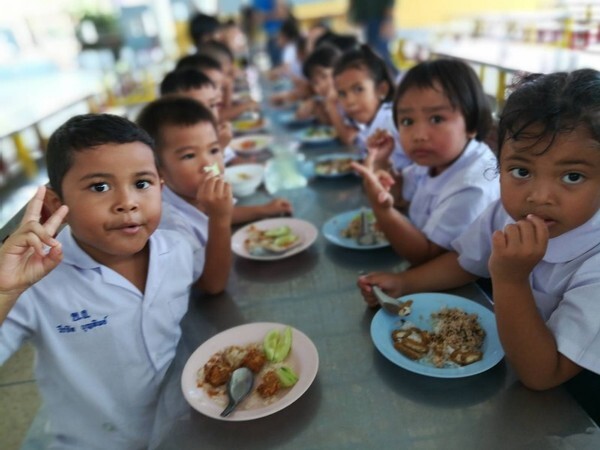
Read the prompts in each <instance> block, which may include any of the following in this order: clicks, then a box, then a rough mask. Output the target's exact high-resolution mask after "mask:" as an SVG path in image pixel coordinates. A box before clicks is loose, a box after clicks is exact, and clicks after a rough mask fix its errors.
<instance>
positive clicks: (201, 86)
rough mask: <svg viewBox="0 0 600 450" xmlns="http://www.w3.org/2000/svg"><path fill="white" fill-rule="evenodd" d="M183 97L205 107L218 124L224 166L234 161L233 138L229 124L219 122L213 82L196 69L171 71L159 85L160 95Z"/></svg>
mask: <svg viewBox="0 0 600 450" xmlns="http://www.w3.org/2000/svg"><path fill="white" fill-rule="evenodd" d="M171 94H176V95H184V96H186V97H190V98H193V99H194V100H196V101H199V102H200V103H202V104H203V105H204V106H206V107H207V108H208V109H209V110H210V112H212V113H213V116H215V119H217V123H218V130H217V131H218V134H219V144H220V145H221V148H223V149H224V150H223V158H224V161H225V164H226V165H227V164H229V163H231V162H233V161H234V159H235V151H234V150H233V149H232V148H231V147H230V146H229V143H230V142H231V139H232V137H233V132H232V129H231V123H230V122H228V121H219V112H220V111H219V102H220V93H219V90H218V89H217V87H216V85H215V84H214V83H213V81H212V80H211V79H210V78H209V77H208V76H207V75H206V74H204V73H202V72H200V71H198V70H196V69H182V70H173V71H172V72H169V73H167V74H166V75H165V77H164V78H163V80H162V82H161V83H160V95H161V96H164V95H171Z"/></svg>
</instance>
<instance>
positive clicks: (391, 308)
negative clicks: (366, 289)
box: [373, 286, 402, 316]
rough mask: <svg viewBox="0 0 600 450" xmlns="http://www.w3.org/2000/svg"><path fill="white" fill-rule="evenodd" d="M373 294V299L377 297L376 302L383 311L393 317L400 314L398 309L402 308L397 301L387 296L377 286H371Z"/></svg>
mask: <svg viewBox="0 0 600 450" xmlns="http://www.w3.org/2000/svg"><path fill="white" fill-rule="evenodd" d="M373 293H374V294H375V297H377V301H378V302H379V305H380V306H381V307H382V308H383V309H385V310H386V311H387V312H388V313H390V314H393V315H395V316H397V315H398V312H400V308H401V307H402V305H400V302H398V300H396V299H395V298H393V297H390V296H389V295H387V294H386V293H385V292H383V291H382V290H381V288H380V287H379V286H373Z"/></svg>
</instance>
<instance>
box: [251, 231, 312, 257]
mask: <svg viewBox="0 0 600 450" xmlns="http://www.w3.org/2000/svg"><path fill="white" fill-rule="evenodd" d="M300 244H301V239H300V236H298V235H297V234H294V233H293V232H292V229H291V228H290V227H289V226H287V225H284V226H280V227H275V228H269V229H266V230H261V229H260V228H257V227H256V226H255V225H250V226H249V227H248V234H247V235H246V239H245V240H244V248H245V249H246V251H247V252H248V253H250V254H251V255H254V256H262V255H267V254H270V253H284V252H286V251H288V250H290V249H291V248H294V247H296V246H298V245H300Z"/></svg>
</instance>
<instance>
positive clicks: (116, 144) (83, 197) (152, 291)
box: [0, 114, 222, 449]
mask: <svg viewBox="0 0 600 450" xmlns="http://www.w3.org/2000/svg"><path fill="white" fill-rule="evenodd" d="M153 145H154V144H153V142H152V140H151V139H150V137H149V136H148V135H147V133H146V132H144V131H143V130H142V129H141V128H139V127H137V126H136V125H135V124H133V123H131V122H130V121H128V120H127V119H124V118H121V117H118V116H111V115H93V114H87V115H83V116H76V117H74V118H72V119H70V120H68V121H67V122H66V123H65V124H64V125H62V126H61V127H60V128H58V130H56V131H55V132H54V133H53V134H52V136H51V137H50V140H49V143H48V148H47V151H46V158H47V168H48V174H49V178H50V186H51V188H49V196H50V197H51V199H52V201H53V202H54V203H55V208H54V213H53V214H52V216H51V217H50V218H49V219H48V220H47V221H46V222H45V223H43V224H41V223H40V214H41V208H42V203H43V201H44V196H45V192H46V188H45V187H41V188H40V189H39V190H38V192H37V193H36V195H35V197H34V198H33V200H32V201H31V202H30V203H29V205H28V206H27V209H26V212H25V214H24V217H23V220H22V223H21V225H20V227H19V228H18V229H17V231H15V232H14V233H13V234H12V235H11V236H10V237H9V238H8V239H7V241H6V242H5V243H4V245H3V246H2V248H1V249H0V323H1V324H2V326H1V327H0V361H1V362H4V361H5V360H6V359H7V358H8V357H9V356H10V355H11V354H12V353H14V352H15V351H16V350H17V349H18V348H19V347H20V345H21V344H22V343H23V342H24V341H26V340H30V341H32V342H33V344H34V346H35V347H36V350H37V357H36V369H35V370H36V380H37V383H38V386H39V388H40V391H41V393H42V396H43V398H44V403H45V405H46V409H47V410H48V412H49V423H48V424H47V425H46V426H45V429H46V430H47V432H48V433H50V435H51V437H52V440H53V442H52V443H51V444H52V445H50V446H51V447H52V448H111V449H131V448H146V447H147V441H148V439H149V437H150V433H151V431H152V427H153V421H154V415H155V410H154V409H155V406H156V401H157V399H158V394H159V389H160V386H161V382H162V379H163V377H164V375H165V373H166V371H167V368H168V367H169V365H170V363H171V361H172V359H173V357H174V355H175V348H176V346H177V342H178V340H179V337H180V334H181V331H180V328H179V322H180V320H181V318H182V317H183V315H184V314H185V312H186V310H187V306H188V298H189V288H190V286H191V284H192V282H193V281H194V280H195V279H196V278H197V277H198V275H199V273H200V271H201V269H202V263H203V255H202V254H201V253H197V254H195V253H194V252H193V250H192V249H191V247H190V246H189V245H188V244H187V243H185V241H184V240H182V239H181V236H180V235H179V234H178V233H175V232H173V231H167V230H157V227H158V224H159V221H160V215H161V192H160V190H161V188H160V186H161V183H160V178H159V175H158V171H157V169H156V164H155V161H154V154H153V151H152V147H153ZM218 183H219V184H222V182H221V181H219V182H218ZM61 205H62V206H61ZM67 212H68V214H67ZM65 217H66V221H67V223H68V226H66V227H64V229H62V230H61V231H60V233H59V234H58V236H57V237H56V239H55V238H53V237H52V236H53V235H54V234H55V233H56V231H57V230H58V229H59V226H60V224H61V222H62V221H63V219H64V218H65ZM48 248H49V251H48V250H47V249H48ZM167 280H168V282H167Z"/></svg>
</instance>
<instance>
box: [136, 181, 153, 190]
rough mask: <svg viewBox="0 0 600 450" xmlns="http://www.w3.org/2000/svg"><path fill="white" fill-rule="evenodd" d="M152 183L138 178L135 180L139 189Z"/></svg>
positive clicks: (145, 187)
mask: <svg viewBox="0 0 600 450" xmlns="http://www.w3.org/2000/svg"><path fill="white" fill-rule="evenodd" d="M151 185H152V183H150V181H148V180H138V181H136V182H135V187H136V188H137V189H148V188H149V187H150V186H151Z"/></svg>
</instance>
